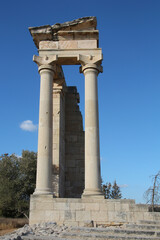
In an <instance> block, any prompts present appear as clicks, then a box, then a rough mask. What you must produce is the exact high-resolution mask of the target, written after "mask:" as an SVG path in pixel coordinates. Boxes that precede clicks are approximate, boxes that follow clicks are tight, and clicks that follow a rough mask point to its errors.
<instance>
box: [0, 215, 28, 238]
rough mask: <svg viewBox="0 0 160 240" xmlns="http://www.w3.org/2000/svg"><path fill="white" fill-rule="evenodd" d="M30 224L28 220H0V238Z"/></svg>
mask: <svg viewBox="0 0 160 240" xmlns="http://www.w3.org/2000/svg"><path fill="white" fill-rule="evenodd" d="M25 224H28V220H27V219H26V218H0V236H2V235H4V234H7V233H9V232H12V231H14V230H16V229H17V228H21V227H23V226H24V225H25Z"/></svg>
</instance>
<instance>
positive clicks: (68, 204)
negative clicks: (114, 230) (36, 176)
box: [30, 195, 160, 226]
mask: <svg viewBox="0 0 160 240" xmlns="http://www.w3.org/2000/svg"><path fill="white" fill-rule="evenodd" d="M30 208H31V211H30V224H34V223H37V219H38V220H39V222H45V221H46V222H47V221H48V222H49V221H53V222H57V223H58V224H65V225H72V226H85V224H86V223H87V222H91V221H93V224H94V226H98V225H103V224H104V225H105V224H107V223H113V222H114V223H135V222H138V221H141V220H150V221H160V214H159V213H155V212H149V211H148V206H147V205H143V204H135V201H134V200H126V199H123V200H110V199H93V198H92V199H91V198H83V199H73V198H52V197H51V196H50V195H45V196H38V195H33V196H32V198H31V207H30Z"/></svg>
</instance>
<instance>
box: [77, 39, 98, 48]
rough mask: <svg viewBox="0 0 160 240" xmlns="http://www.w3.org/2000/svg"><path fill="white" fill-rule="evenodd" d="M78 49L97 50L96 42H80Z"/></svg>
mask: <svg viewBox="0 0 160 240" xmlns="http://www.w3.org/2000/svg"><path fill="white" fill-rule="evenodd" d="M78 48H82V49H88V48H97V40H80V41H78Z"/></svg>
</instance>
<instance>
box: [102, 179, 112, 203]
mask: <svg viewBox="0 0 160 240" xmlns="http://www.w3.org/2000/svg"><path fill="white" fill-rule="evenodd" d="M111 188H112V185H111V183H110V182H109V183H106V184H103V185H102V191H103V193H104V196H105V198H106V199H110V198H111Z"/></svg>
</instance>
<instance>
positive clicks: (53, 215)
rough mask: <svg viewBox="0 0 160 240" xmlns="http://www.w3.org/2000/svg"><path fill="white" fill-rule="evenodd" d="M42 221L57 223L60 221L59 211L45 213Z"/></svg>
mask: <svg viewBox="0 0 160 240" xmlns="http://www.w3.org/2000/svg"><path fill="white" fill-rule="evenodd" d="M44 219H45V221H46V222H49V221H52V222H58V221H59V219H60V213H59V211H55V210H54V211H51V210H49V211H45V215H44Z"/></svg>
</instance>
